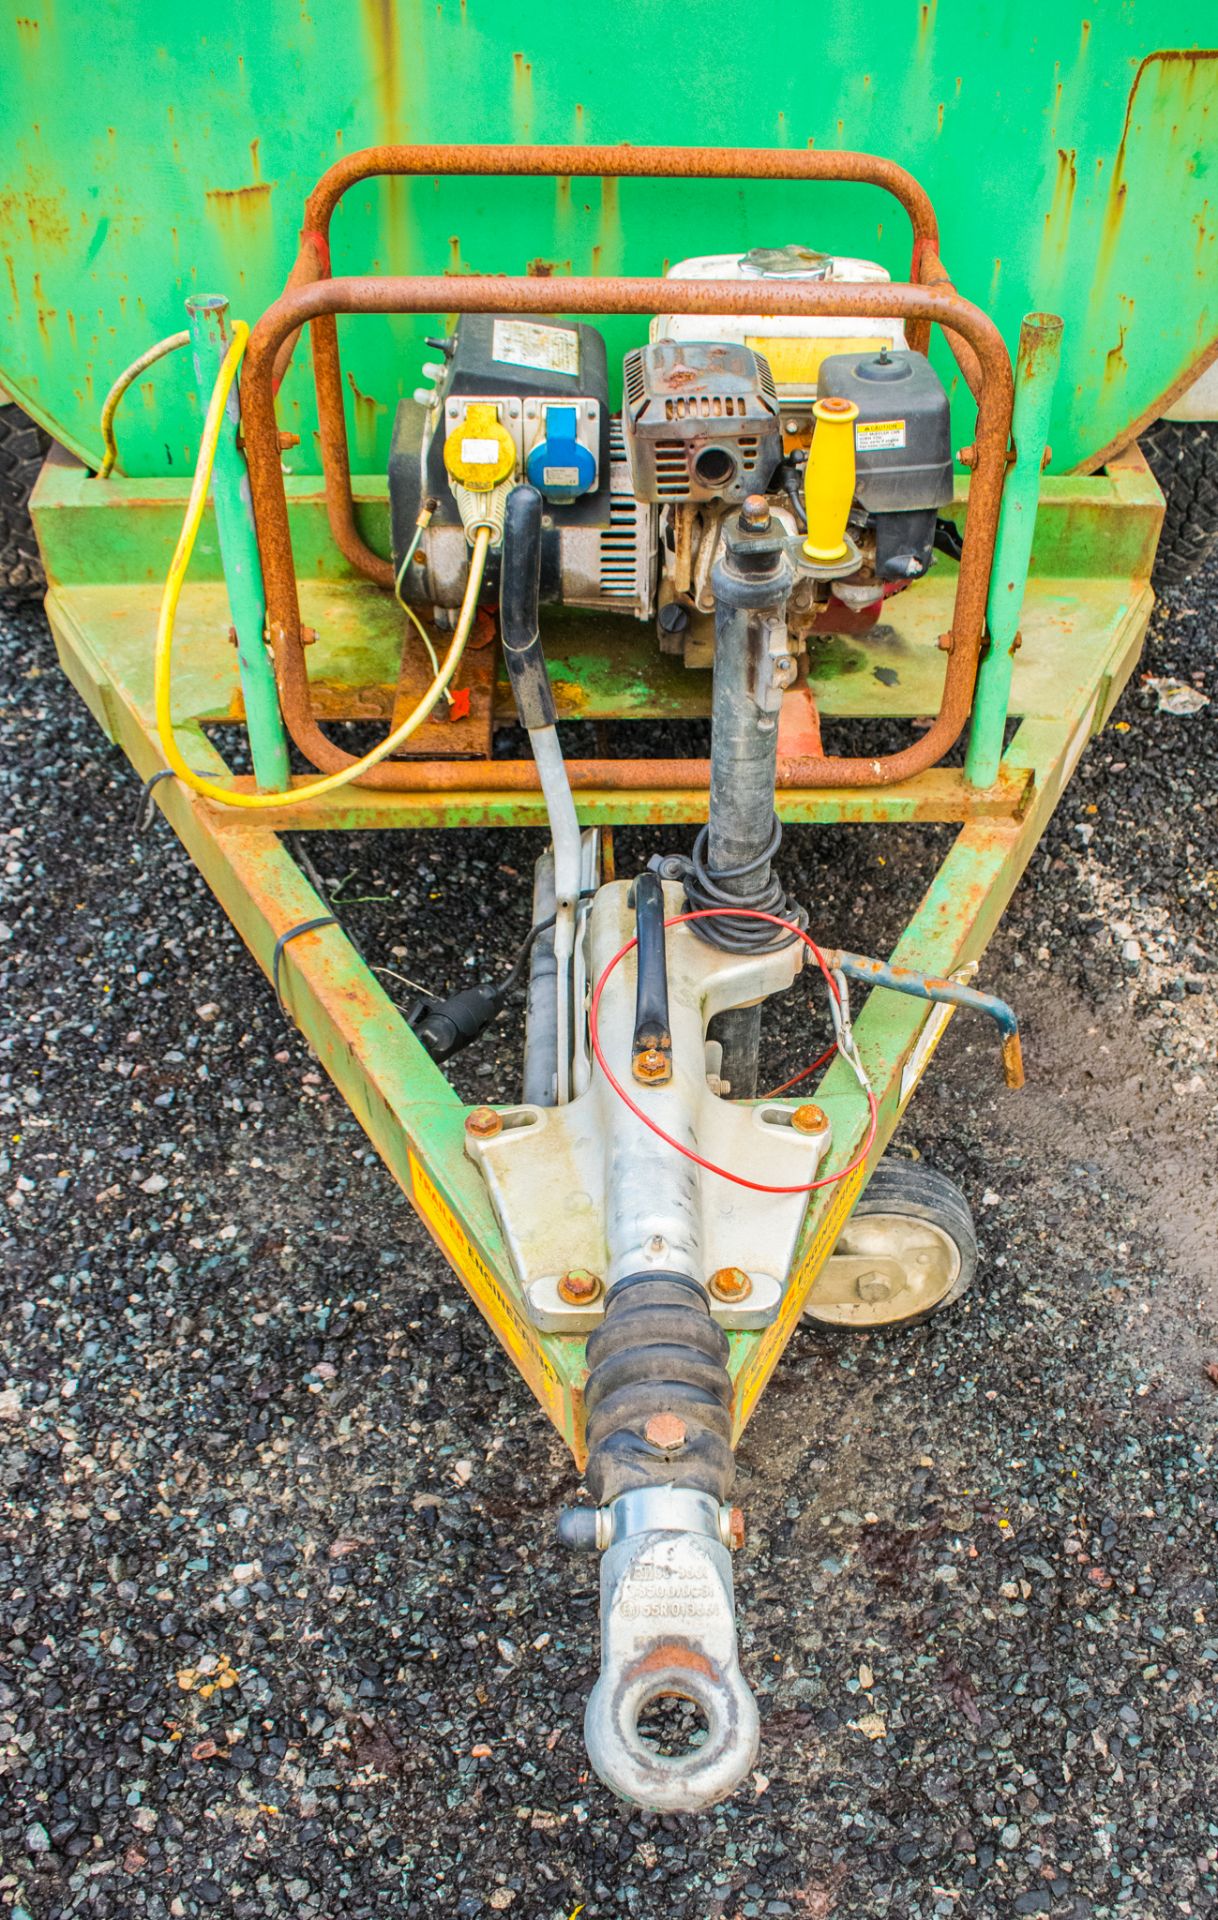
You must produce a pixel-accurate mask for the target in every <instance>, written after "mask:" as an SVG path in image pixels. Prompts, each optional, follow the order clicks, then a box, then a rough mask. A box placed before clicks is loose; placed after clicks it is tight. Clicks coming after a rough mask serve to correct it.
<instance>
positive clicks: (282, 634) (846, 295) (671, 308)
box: [241, 276, 1012, 788]
mask: <svg viewBox="0 0 1218 1920" xmlns="http://www.w3.org/2000/svg"><path fill="white" fill-rule="evenodd" d="M750 298H752V299H753V300H755V299H756V295H755V293H751V291H750V289H749V287H748V286H747V285H742V284H740V283H737V282H721V281H701V282H696V281H683V282H674V281H670V280H659V281H657V280H619V279H606V280H574V279H572V280H562V281H557V280H531V279H527V278H526V279H508V278H503V279H499V278H493V279H485V280H480V279H471V278H464V277H463V278H460V279H456V278H453V279H439V280H437V279H423V278H420V279H402V278H386V279H376V278H370V277H367V276H361V277H353V278H345V279H321V280H316V281H312V282H308V283H303V284H301V285H298V286H296V287H293V288H291V289H289V290H288V291H286V292H285V293H284V294H283V295H282V296H281V297H280V299H279V300H277V301H276V302H275V304H274V306H273V307H271V308H270V309H268V311H267V312H266V313H265V314H264V315H263V316H262V318H261V320H259V322H258V324H257V326H256V327H255V328H254V331H253V334H252V335H251V338H250V344H249V347H248V349H247V352H246V359H245V365H244V368H243V370H242V380H241V398H242V414H243V420H244V427H245V442H246V455H247V459H248V462H249V469H250V485H251V489H252V494H253V501H254V514H255V519H256V521H257V525H258V539H259V547H260V550H261V553H262V564H263V571H264V574H265V578H266V589H267V607H268V622H269V631H270V636H271V642H272V646H273V648H274V652H275V658H276V667H277V671H278V676H279V687H280V697H281V700H282V702H283V708H284V716H285V719H286V721H287V724H288V728H289V731H290V732H291V734H292V737H293V739H294V740H295V741H296V744H297V745H298V746H299V747H300V749H301V751H302V752H303V753H305V754H306V755H307V756H308V758H309V760H310V761H311V763H312V764H313V765H314V766H317V767H319V768H321V769H323V770H324V771H326V772H330V771H334V770H336V769H338V768H341V767H344V766H348V765H350V764H351V761H352V758H353V756H351V755H349V754H346V753H344V752H343V751H342V750H341V749H340V748H338V747H336V746H334V744H333V743H332V742H330V741H328V740H327V739H326V737H325V735H324V734H323V733H322V732H321V729H320V728H319V727H318V725H317V723H316V719H315V717H314V715H313V712H312V707H311V703H310V699H309V689H308V675H307V670H306V666H305V660H304V652H303V648H302V646H301V641H300V611H299V603H298V600H297V595H296V582H295V573H294V569H293V562H292V546H291V532H290V528H289V524H288V512H287V501H286V496H285V491H284V484H283V473H282V467H281V461H280V451H279V442H278V428H277V425H276V418H275V401H274V377H275V365H276V359H277V356H278V354H279V351H280V349H281V347H282V346H283V344H284V343H285V341H286V340H287V339H288V338H289V336H290V335H291V334H292V333H293V332H294V331H297V330H299V328H300V327H301V326H302V325H303V324H304V323H305V322H307V321H313V320H316V319H317V318H318V317H320V316H326V317H328V318H330V319H331V322H332V320H333V316H335V315H337V314H339V313H439V312H483V313H485V312H496V311H499V312H512V311H519V312H527V313H537V314H545V313H567V314H571V313H587V314H603V313H638V314H646V313H744V312H747V311H748V303H749V300H750ZM767 300H768V304H769V305H770V307H771V308H772V310H773V311H774V312H776V313H780V314H787V313H790V314H795V315H800V314H805V315H806V314H834V313H837V314H847V315H882V316H891V315H899V316H900V317H901V318H903V319H905V320H907V321H912V320H918V321H924V322H927V323H933V324H937V325H939V326H941V327H944V328H948V329H950V330H951V332H952V333H953V334H954V335H956V336H958V337H960V338H961V339H963V340H964V341H966V342H967V343H968V345H969V346H970V347H971V348H972V350H973V352H974V353H975V354H976V356H977V360H978V363H979V366H980V369H981V373H982V381H981V393H980V398H979V401H978V413H977V432H976V439H975V446H976V465H975V468H974V472H973V478H972V484H971V487H970V495H969V513H968V520H967V523H966V529H965V543H964V553H963V556H962V558H961V562H960V573H959V578H958V582H957V590H956V603H955V610H954V615H953V619H952V625H951V638H950V647H949V650H948V661H947V672H946V675H945V679H944V687H943V701H942V705H941V707H940V711H939V714H938V717H937V719H936V720H935V723H934V724H933V725H932V726H931V727H930V728H929V729H928V731H927V732H926V733H925V734H924V735H923V736H922V738H921V739H920V740H919V741H918V742H917V743H916V744H915V745H913V746H911V747H908V748H906V749H905V750H904V751H902V752H900V753H895V754H889V755H886V756H884V757H883V758H880V759H876V758H846V757H815V756H804V757H802V758H800V759H799V760H797V761H790V762H788V763H787V765H786V766H785V767H784V768H783V770H782V777H783V779H784V780H785V781H786V782H787V784H790V785H796V786H803V787H821V786H874V785H879V784H882V783H885V782H888V781H896V780H902V779H908V778H909V777H910V776H911V775H913V774H915V773H919V772H921V771H922V770H923V769H925V768H927V767H932V766H934V765H935V764H936V763H937V762H938V761H939V760H941V759H942V757H943V755H944V754H945V753H946V752H948V750H949V749H950V748H951V746H952V745H953V744H954V742H955V741H956V740H957V739H958V737H959V735H960V732H961V730H962V728H963V726H964V723H965V720H966V719H967V717H968V712H969V705H970V701H971V698H972V690H973V683H974V680H975V677H976V669H977V660H978V655H979V651H980V645H981V634H982V622H983V618H984V611H985V596H986V590H987V587H988V583H989V572H990V562H991V559H992V556H993V547H994V538H995V533H996V529H997V523H998V510H999V505H1000V502H1001V495H1002V481H1003V474H1004V471H1005V461H1006V449H1007V439H1008V433H1009V428H1010V418H1011V398H1012V375H1011V364H1010V359H1009V357H1008V355H1007V350H1006V347H1005V345H1004V343H1003V341H1002V337H1001V335H1000V334H999V332H998V330H997V328H996V327H995V326H994V324H993V322H992V321H991V320H989V319H988V318H987V316H986V315H985V314H983V313H982V312H980V310H979V309H978V308H976V307H974V306H972V305H970V304H969V302H967V301H965V300H962V299H960V297H959V296H958V295H956V294H955V293H954V292H948V291H946V290H945V289H943V288H933V287H932V288H923V287H918V286H912V285H903V284H900V283H896V284H892V285H888V286H882V285H881V286H876V285H861V286H853V285H850V284H847V283H835V284H826V283H823V282H812V283H809V282H803V283H796V284H793V285H791V286H787V287H775V289H774V291H773V293H772V294H769V295H767ZM331 345H332V346H333V358H329V357H327V356H328V355H329V352H330V346H331ZM314 356H315V365H316V369H317V379H318V394H319V401H320V399H321V396H322V394H323V392H324V391H325V387H326V382H327V380H332V379H333V378H335V377H336V376H337V332H336V330H334V329H333V327H332V328H331V331H330V332H329V333H328V334H326V335H325V336H323V339H322V340H321V341H320V342H319V341H317V340H315V343H314ZM339 422H341V410H340V413H339V416H338V421H336V420H335V417H334V415H333V414H330V415H329V417H328V430H327V431H326V432H324V433H323V445H324V447H325V451H326V461H327V470H326V478H327V501H328V503H329V504H330V506H331V514H332V524H334V511H335V509H334V496H335V495H337V496H338V499H339V502H340V511H339V513H338V519H339V523H340V525H342V526H343V528H344V532H345V533H349V534H350V535H353V536H354V537H355V538H356V539H358V534H356V533H355V529H354V523H353V518H352V523H351V526H350V528H347V527H346V526H345V523H344V521H343V516H342V513H341V501H342V500H344V499H345V500H346V501H348V502H349V500H350V469H349V464H348V461H347V451H346V435H345V431H342V430H341V427H340V424H339ZM362 544H363V543H362V542H360V545H361V546H362ZM344 551H346V552H348V557H349V558H350V557H352V556H351V554H350V552H349V549H348V548H346V547H344ZM369 559H370V560H372V561H373V562H375V563H376V565H377V566H378V567H379V569H380V574H379V575H377V576H374V577H378V578H383V580H384V583H385V584H387V585H391V584H392V571H391V568H390V566H389V563H388V562H387V561H381V560H378V558H377V556H375V555H371V554H370V555H369ZM369 570H371V569H369ZM635 764H636V766H637V767H638V772H637V773H636V774H634V775H632V774H631V773H629V772H627V771H626V768H627V767H628V766H629V765H630V763H623V762H614V763H611V765H612V768H613V774H612V778H613V779H614V781H615V782H616V783H617V784H621V785H624V786H625V785H629V784H631V781H632V778H633V780H634V781H635V783H636V784H643V783H644V782H646V784H649V785H657V784H660V785H663V784H674V785H675V784H678V782H677V779H676V773H677V770H678V768H680V769H681V770H682V779H681V781H680V784H682V785H688V784H689V776H688V773H687V772H685V771H684V765H683V763H680V762H674V763H660V765H661V766H667V771H666V772H665V773H664V774H662V775H661V777H660V779H659V780H657V777H656V765H657V763H655V762H646V763H635ZM417 776H418V769H417V768H405V767H403V766H401V765H400V764H389V763H382V764H381V765H380V766H379V767H376V768H374V769H372V771H371V772H370V773H369V774H367V775H366V776H365V777H364V779H363V780H362V781H361V784H367V785H369V786H387V787H398V788H402V787H407V788H408V787H409V785H410V784H411V783H412V781H413V780H414V779H415V778H416V777H417ZM437 784H442V776H439V775H437Z"/></svg>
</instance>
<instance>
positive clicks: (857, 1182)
mask: <svg viewBox="0 0 1218 1920" xmlns="http://www.w3.org/2000/svg"><path fill="white" fill-rule="evenodd" d="M865 1174H866V1168H865V1167H862V1166H860V1167H856V1168H855V1169H854V1172H853V1173H848V1174H847V1175H846V1178H845V1179H844V1180H839V1181H838V1183H837V1185H836V1186H835V1187H834V1189H833V1192H832V1194H831V1195H830V1197H829V1202H828V1205H827V1206H826V1208H825V1210H824V1212H823V1213H822V1215H821V1217H820V1222H819V1224H818V1226H817V1228H816V1232H815V1233H814V1234H813V1235H812V1238H811V1240H810V1241H809V1242H808V1245H807V1248H806V1249H805V1251H804V1257H803V1259H802V1260H801V1261H800V1263H799V1265H798V1266H797V1267H796V1268H795V1271H794V1272H793V1273H792V1274H791V1277H790V1279H789V1280H788V1281H787V1286H786V1291H785V1293H784V1294H783V1296H782V1305H781V1306H780V1307H779V1309H778V1312H777V1314H776V1316H775V1318H774V1319H773V1320H771V1322H770V1324H769V1326H768V1327H766V1329H765V1331H764V1332H763V1333H762V1335H761V1338H760V1339H759V1340H758V1342H757V1344H756V1346H755V1347H754V1348H753V1351H752V1352H751V1353H750V1355H749V1357H748V1359H747V1360H746V1362H745V1364H744V1366H743V1367H741V1369H740V1372H739V1374H738V1375H737V1376H736V1403H735V1425H736V1432H737V1433H739V1432H740V1430H741V1429H742V1427H743V1426H744V1425H745V1423H746V1421H747V1420H748V1418H749V1416H750V1414H751V1413H752V1411H753V1408H754V1407H755V1406H756V1404H757V1401H758V1398H759V1397H760V1394H761V1389H762V1388H763V1387H764V1385H765V1383H766V1381H767V1380H768V1379H769V1377H770V1374H771V1372H772V1371H773V1368H774V1364H775V1362H776V1361H777V1359H778V1356H779V1354H780V1353H781V1352H782V1350H783V1348H784V1347H785V1346H786V1344H787V1341H788V1340H789V1339H790V1338H791V1335H792V1334H793V1333H794V1331H795V1327H796V1323H797V1322H798V1320H799V1317H800V1315H801V1313H802V1312H803V1310H804V1305H805V1302H806V1300H807V1297H808V1294H809V1292H810V1291H811V1287H812V1282H813V1281H814V1280H815V1278H816V1276H817V1274H818V1273H819V1272H820V1270H821V1268H822V1267H823V1266H824V1264H825V1261H826V1260H827V1259H828V1258H829V1255H830V1254H831V1253H832V1252H833V1249H834V1247H835V1246H836V1245H837V1241H838V1236H839V1235H840V1233H841V1230H842V1228H843V1227H844V1226H845V1224H846V1221H847V1218H848V1217H849V1214H850V1209H851V1208H852V1207H853V1205H854V1203H855V1201H856V1200H857V1199H858V1196H859V1189H860V1188H861V1186H862V1184H863V1179H864V1176H865Z"/></svg>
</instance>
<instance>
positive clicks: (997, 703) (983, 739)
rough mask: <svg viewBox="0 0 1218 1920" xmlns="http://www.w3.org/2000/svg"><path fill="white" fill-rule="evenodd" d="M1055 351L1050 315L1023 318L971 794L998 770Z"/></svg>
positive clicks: (972, 749)
mask: <svg viewBox="0 0 1218 1920" xmlns="http://www.w3.org/2000/svg"><path fill="white" fill-rule="evenodd" d="M1061 348H1062V323H1061V320H1060V319H1059V317H1058V315H1057V314H1055V313H1029V314H1028V315H1026V316H1025V319H1024V323H1023V325H1022V327H1021V328H1020V329H1019V357H1018V359H1017V360H1016V363H1015V409H1014V413H1013V414H1012V417H1011V438H1012V439H1013V441H1014V442H1015V461H1014V465H1013V466H1012V467H1011V468H1010V469H1009V471H1008V473H1007V477H1006V485H1005V486H1004V487H1003V490H1002V514H1001V516H1000V518H999V521H998V538H997V540H996V542H995V545H994V565H993V569H992V571H991V574H990V591H989V597H988V599H987V601H986V607H985V624H986V631H987V633H988V634H989V642H990V644H989V651H988V652H987V654H986V655H985V658H984V659H983V660H982V662H981V665H980V667H979V668H978V671H977V687H976V691H975V693H974V695H973V724H972V729H971V731H970V733H969V742H968V753H967V756H966V758H965V762H964V777H965V779H966V780H967V781H968V784H969V786H970V787H992V786H993V784H994V782H995V780H997V778H998V769H999V767H1000V766H1001V764H1002V738H1003V734H1004V732H1005V731H1006V724H1007V707H1008V705H1009V704H1010V698H1011V670H1012V668H1013V666H1014V664H1015V646H1016V641H1017V639H1018V635H1019V615H1020V610H1021V609H1022V607H1023V594H1024V588H1025V587H1026V585H1027V583H1028V561H1029V560H1030V558H1031V555H1032V535H1033V533H1034V532H1035V530H1036V504H1037V501H1038V499H1039V497H1040V475H1041V469H1042V468H1043V466H1044V458H1045V446H1046V444H1047V441H1048V435H1049V414H1050V412H1051V411H1052V407H1053V389H1054V387H1055V386H1056V384H1057V369H1058V364H1059V362H1060V360H1061Z"/></svg>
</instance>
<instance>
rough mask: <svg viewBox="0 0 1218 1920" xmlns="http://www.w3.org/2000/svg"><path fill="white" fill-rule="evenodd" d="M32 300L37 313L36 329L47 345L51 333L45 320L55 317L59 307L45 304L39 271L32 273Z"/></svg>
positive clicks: (48, 344)
mask: <svg viewBox="0 0 1218 1920" xmlns="http://www.w3.org/2000/svg"><path fill="white" fill-rule="evenodd" d="M34 301H35V311H36V313H37V315H38V331H39V333H40V334H41V335H42V337H43V340H44V341H45V342H46V344H47V346H48V347H49V346H50V344H51V334H50V329H49V327H48V325H47V322H48V321H50V320H54V319H55V318H56V317H57V315H58V311H59V309H58V308H57V307H51V306H48V305H47V303H46V295H45V293H44V292H43V290H42V275H41V274H40V273H36V274H35V275H34Z"/></svg>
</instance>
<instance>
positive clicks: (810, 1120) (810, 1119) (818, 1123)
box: [791, 1106, 829, 1133]
mask: <svg viewBox="0 0 1218 1920" xmlns="http://www.w3.org/2000/svg"><path fill="white" fill-rule="evenodd" d="M828 1124H829V1122H828V1120H827V1119H826V1118H825V1114H824V1109H823V1108H821V1107H811V1106H808V1107H796V1109H795V1111H794V1113H793V1114H792V1115H791V1125H792V1126H793V1127H794V1129H795V1131H796V1133H823V1132H824V1130H825V1128H826V1127H827V1126H828Z"/></svg>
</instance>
